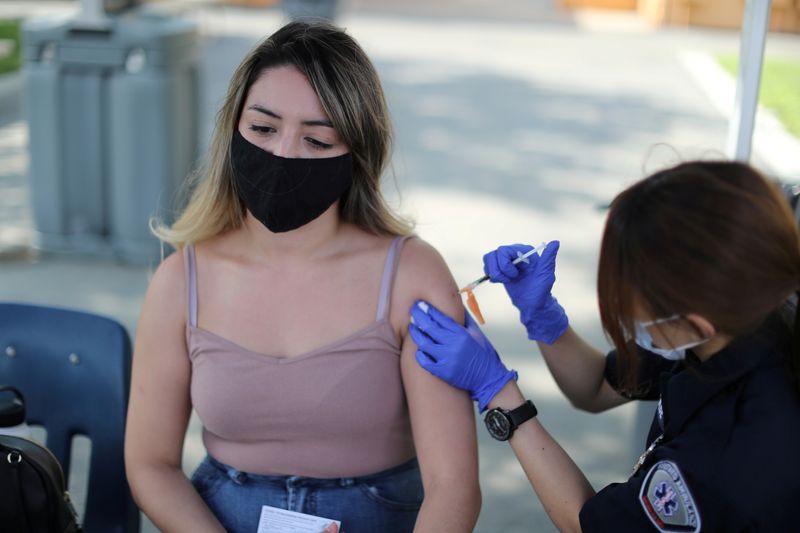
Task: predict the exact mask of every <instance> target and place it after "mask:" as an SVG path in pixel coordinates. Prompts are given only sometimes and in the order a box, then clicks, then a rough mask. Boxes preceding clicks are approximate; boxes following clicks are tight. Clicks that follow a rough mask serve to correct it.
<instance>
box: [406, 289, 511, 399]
mask: <svg viewBox="0 0 800 533" xmlns="http://www.w3.org/2000/svg"><path fill="white" fill-rule="evenodd" d="M464 315H465V317H466V319H465V320H466V327H464V326H462V325H460V324H457V323H456V322H455V321H454V320H453V319H452V318H450V317H449V316H447V315H445V314H444V313H442V312H441V311H439V310H438V309H436V308H435V307H433V306H432V305H430V304H428V303H427V302H423V301H418V302H417V303H416V304H415V305H414V306H413V307H412V308H411V324H410V325H409V328H408V332H409V334H410V335H411V338H412V339H414V342H415V343H416V344H417V353H416V359H417V362H418V363H419V364H420V366H422V367H423V368H424V369H425V370H427V371H428V372H430V373H431V374H433V375H435V376H437V377H439V378H441V379H442V380H444V381H446V382H447V383H449V384H450V385H452V386H454V387H458V388H460V389H465V390H467V391H469V393H470V396H471V397H472V399H473V400H475V401H477V402H478V407H479V409H480V411H481V412H483V411H484V410H485V409H486V406H487V405H488V403H489V401H490V400H491V399H492V398H493V397H494V396H495V394H497V393H498V392H499V391H500V389H502V388H503V386H504V385H505V384H506V383H507V382H508V381H509V380H511V379H516V378H517V373H516V372H515V371H513V370H508V369H507V368H506V367H505V365H504V364H503V362H502V361H500V357H499V356H498V355H497V351H495V349H494V347H493V346H492V344H491V343H490V342H489V339H487V338H486V336H484V334H483V332H482V331H481V330H480V328H479V327H478V325H477V324H476V323H475V322H474V321H473V320H472V317H471V316H470V315H469V313H464Z"/></svg>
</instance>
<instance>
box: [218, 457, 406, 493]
mask: <svg viewBox="0 0 800 533" xmlns="http://www.w3.org/2000/svg"><path fill="white" fill-rule="evenodd" d="M206 460H207V461H208V462H209V464H211V465H212V466H214V467H215V468H217V469H218V470H220V471H222V472H224V474H225V475H226V476H228V477H229V478H230V479H231V480H232V481H234V482H236V483H244V482H245V481H253V482H259V483H274V484H276V485H282V486H287V485H288V486H293V487H300V486H305V487H349V486H352V485H358V484H362V483H366V484H369V483H370V482H374V481H376V480H378V479H382V478H386V477H390V476H393V475H395V474H400V473H402V472H406V471H409V470H413V469H418V468H419V463H418V462H417V458H416V457H414V458H413V459H411V460H409V461H406V462H405V463H402V464H399V465H397V466H393V467H392V468H388V469H386V470H381V471H380V472H375V473H374V474H367V475H365V476H353V477H338V478H314V477H305V476H270V475H262V474H251V473H248V472H242V471H241V470H237V469H236V468H234V467H232V466H230V465H227V464H225V463H221V462H220V461H217V460H216V459H214V458H213V457H211V455H207V456H206Z"/></svg>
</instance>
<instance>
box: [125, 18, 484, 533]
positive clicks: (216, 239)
mask: <svg viewBox="0 0 800 533" xmlns="http://www.w3.org/2000/svg"><path fill="white" fill-rule="evenodd" d="M390 131H391V128H390V124H389V119H388V112H387V109H386V104H385V100H384V96H383V92H382V89H381V86H380V82H379V80H378V77H377V75H376V72H375V70H374V68H373V66H372V64H371V63H370V61H369V59H368V58H367V57H366V55H365V54H364V52H363V51H362V49H361V48H360V47H359V46H358V44H357V43H356V42H355V41H354V40H353V39H352V38H351V37H349V36H348V35H346V34H345V33H344V32H343V31H341V30H339V29H336V28H334V27H332V26H329V25H326V24H321V23H319V24H307V23H299V22H297V23H290V24H288V25H286V26H285V27H283V28H281V29H280V30H278V31H277V32H276V33H274V34H273V35H272V36H270V37H269V38H267V39H266V40H265V41H263V42H262V43H261V44H259V45H258V46H257V47H256V48H255V49H254V50H253V51H252V52H251V53H250V54H249V55H248V56H247V57H246V58H245V59H244V61H243V62H242V63H241V65H240V66H239V68H238V70H237V71H236V72H235V74H234V76H233V79H232V80H231V83H230V87H229V90H228V94H227V97H226V99H225V101H224V104H223V106H222V109H221V111H220V113H219V116H218V122H217V126H216V130H215V134H214V138H213V141H212V144H211V149H210V154H209V156H208V161H207V165H206V169H205V172H204V174H203V176H202V177H203V179H202V180H201V181H200V182H199V183H198V184H197V186H196V189H195V190H194V192H193V196H192V198H191V200H190V202H189V204H188V206H187V207H186V209H185V210H184V211H183V213H182V215H181V216H180V217H179V219H178V220H177V221H176V222H175V223H174V224H173V225H172V226H171V227H164V226H157V227H156V228H155V232H156V235H158V236H159V237H161V238H162V239H164V240H166V241H167V242H169V243H170V244H172V245H173V246H174V247H175V248H176V249H178V250H180V253H177V254H173V255H171V256H170V257H168V258H167V259H166V260H165V261H164V262H163V264H162V265H161V266H160V267H159V268H158V270H157V271H156V273H155V275H154V277H153V279H152V282H151V284H150V287H149V289H148V292H147V296H146V298H145V302H144V305H143V308H142V312H141V318H140V321H139V325H138V329H137V335H136V343H135V353H134V362H133V372H132V374H133V375H132V386H131V398H130V409H129V413H128V426H127V435H126V450H125V452H126V465H127V473H128V479H129V481H130V485H131V488H132V490H133V493H134V496H135V498H136V501H137V503H138V504H139V506H140V507H141V508H142V510H143V511H144V512H145V513H146V514H147V515H148V516H149V517H150V518H151V520H152V521H153V522H154V523H155V524H156V525H157V526H158V527H159V528H160V529H161V530H162V531H191V532H193V533H197V532H202V531H209V532H211V531H223V530H227V531H235V532H247V533H254V532H255V531H256V530H257V529H258V522H259V516H260V514H261V509H262V506H263V505H269V506H273V507H279V508H283V509H290V510H293V511H299V512H303V513H307V514H313V515H317V516H320V517H324V518H326V519H334V520H341V522H342V527H343V529H344V530H346V531H347V533H360V532H364V533H366V532H370V533H374V532H376V531H381V532H398V533H399V532H410V531H412V530H413V531H418V532H425V531H431V532H433V531H435V532H447V531H453V532H467V531H471V530H472V527H473V525H474V524H475V521H476V519H477V515H478V510H479V506H480V493H479V488H478V480H477V475H478V474H477V471H478V467H477V451H476V450H477V445H476V436H475V429H474V419H473V414H472V405H471V402H470V401H469V398H468V397H467V395H466V394H464V392H463V391H461V390H458V389H455V388H452V387H450V386H448V385H447V384H445V383H442V382H441V381H440V380H437V379H435V378H434V377H433V376H431V375H429V374H428V373H427V372H425V371H424V370H422V369H421V368H419V367H418V366H417V365H416V363H415V362H414V352H415V350H416V346H415V345H414V344H413V342H412V341H411V340H410V338H409V337H408V335H407V326H408V316H407V312H406V310H407V309H408V307H409V306H411V304H412V303H413V302H414V301H415V300H416V299H418V298H425V299H430V300H432V301H434V302H436V303H437V305H440V306H441V307H442V309H443V310H444V312H446V313H449V314H451V315H452V316H453V317H454V318H455V319H456V320H463V314H462V313H463V310H462V307H461V304H460V301H459V299H458V296H457V292H456V287H455V284H454V281H453V280H452V278H451V276H450V273H449V271H448V270H447V267H446V266H445V264H444V262H443V261H442V259H441V257H440V256H439V255H438V253H437V252H436V251H435V250H434V249H432V248H431V247H430V246H429V245H427V244H426V243H424V242H423V241H421V240H419V239H417V238H413V237H411V238H410V233H409V227H408V225H407V224H405V223H404V222H403V221H401V220H400V219H399V218H397V217H396V216H395V215H394V214H392V212H391V211H390V210H389V209H388V208H387V206H386V205H385V203H384V201H383V199H382V196H381V193H380V189H379V179H380V176H381V173H382V172H383V170H384V167H385V165H386V161H387V157H388V153H389V145H390ZM193 408H194V409H195V410H196V412H197V413H198V415H199V418H200V420H201V421H202V424H203V443H204V445H205V447H206V449H207V451H208V456H207V458H206V459H205V460H204V461H203V463H202V464H201V465H200V466H199V468H198V469H197V471H196V472H195V473H194V476H193V477H192V480H191V482H190V480H188V479H187V478H186V477H185V476H184V474H183V472H182V469H181V452H182V448H183V443H184V437H185V433H186V428H187V423H188V420H189V415H190V412H191V410H192V409H193Z"/></svg>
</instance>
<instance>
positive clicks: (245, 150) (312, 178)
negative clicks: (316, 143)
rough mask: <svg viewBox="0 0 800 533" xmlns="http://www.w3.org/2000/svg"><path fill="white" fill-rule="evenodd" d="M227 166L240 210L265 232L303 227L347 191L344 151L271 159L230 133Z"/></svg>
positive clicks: (349, 173) (349, 162)
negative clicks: (256, 220)
mask: <svg viewBox="0 0 800 533" xmlns="http://www.w3.org/2000/svg"><path fill="white" fill-rule="evenodd" d="M231 164H232V166H233V177H234V180H235V182H236V189H237V191H238V193H239V197H240V198H241V199H242V202H244V205H245V207H247V209H248V211H250V213H252V214H253V216H254V217H255V218H256V219H258V220H259V221H260V222H261V223H262V224H264V225H265V226H266V227H267V228H268V229H269V230H270V231H271V232H273V233H281V232H284V231H291V230H293V229H297V228H299V227H300V226H305V225H306V224H308V223H309V222H311V221H312V220H314V219H315V218H317V217H318V216H320V215H321V214H322V213H324V212H325V211H326V210H327V209H328V208H329V207H330V206H331V205H333V203H334V202H335V201H336V200H338V199H339V198H340V197H341V196H342V194H344V192H345V191H346V190H347V189H348V188H349V187H350V184H351V183H352V181H353V158H352V156H351V155H350V153H349V152H348V153H346V154H342V155H340V156H337V157H326V158H321V159H287V158H285V157H279V156H276V155H273V154H271V153H269V152H267V151H265V150H262V149H261V148H259V147H258V146H256V145H254V144H252V143H251V142H250V141H248V140H247V139H245V138H244V137H243V136H242V134H241V133H239V131H238V130H237V131H234V133H233V143H232V144H231Z"/></svg>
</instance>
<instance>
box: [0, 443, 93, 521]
mask: <svg viewBox="0 0 800 533" xmlns="http://www.w3.org/2000/svg"><path fill="white" fill-rule="evenodd" d="M80 531H81V528H80V527H79V526H78V515H77V513H76V512H75V508H74V507H73V506H72V501H71V500H70V498H69V493H68V492H67V490H66V486H65V483H64V472H63V470H62V469H61V465H60V464H59V462H58V460H57V459H56V457H55V456H54V455H53V453H52V452H51V451H50V450H48V449H47V448H45V447H44V446H41V445H39V444H37V443H36V442H33V441H32V440H28V439H25V438H23V437H13V436H10V435H0V532H2V533H5V532H8V533H80Z"/></svg>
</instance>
